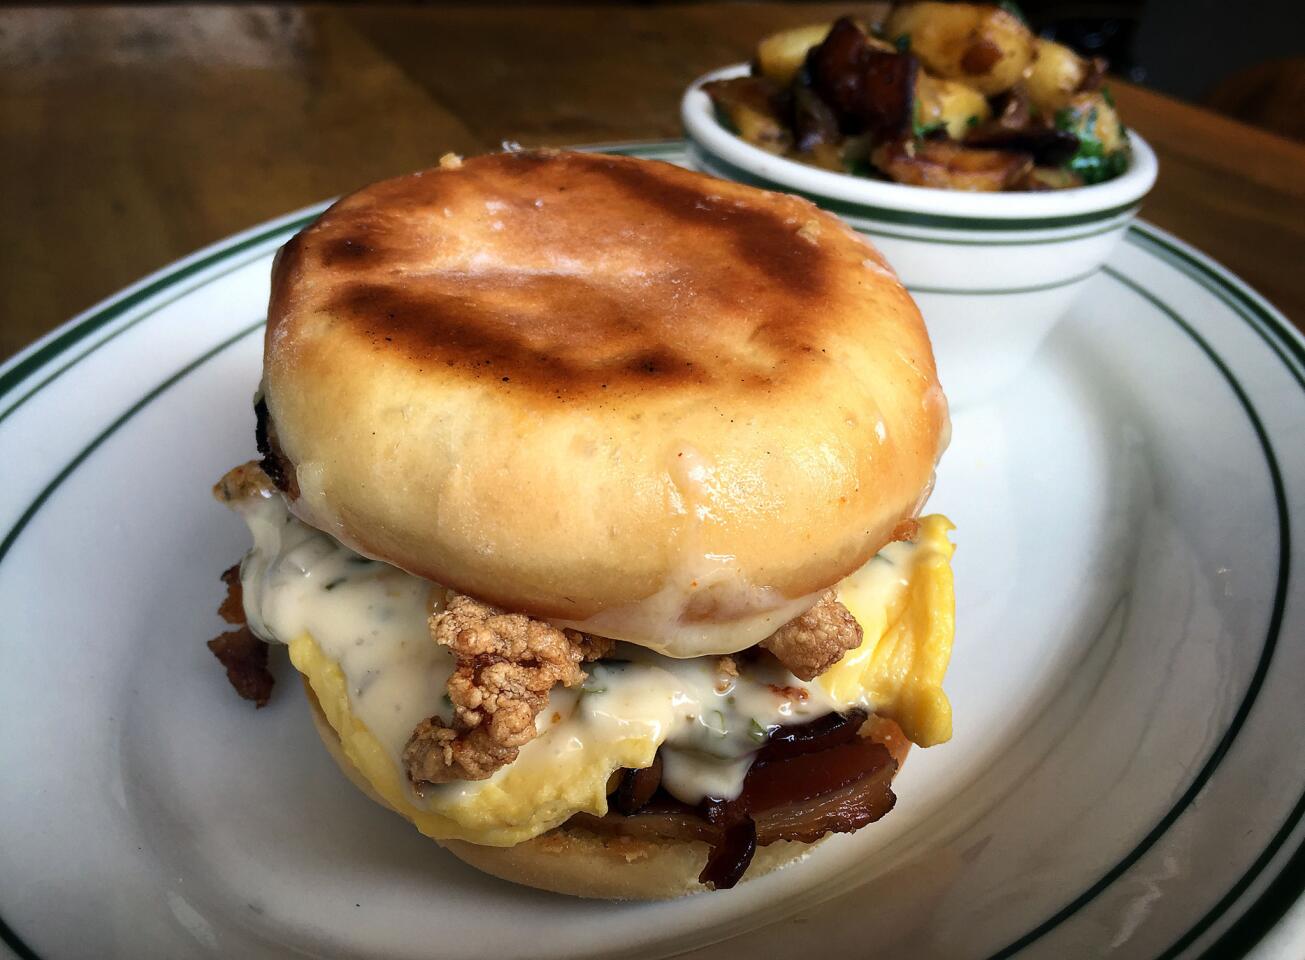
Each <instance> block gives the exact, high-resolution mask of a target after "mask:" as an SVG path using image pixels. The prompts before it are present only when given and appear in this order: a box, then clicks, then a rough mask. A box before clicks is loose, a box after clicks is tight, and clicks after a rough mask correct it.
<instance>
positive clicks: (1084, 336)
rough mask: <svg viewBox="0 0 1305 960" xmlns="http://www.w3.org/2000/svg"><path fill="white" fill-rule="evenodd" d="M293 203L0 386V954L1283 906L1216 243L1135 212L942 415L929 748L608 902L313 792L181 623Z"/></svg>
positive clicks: (279, 706) (1304, 625)
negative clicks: (480, 859) (691, 878)
mask: <svg viewBox="0 0 1305 960" xmlns="http://www.w3.org/2000/svg"><path fill="white" fill-rule="evenodd" d="M634 152H640V153H644V154H646V155H653V156H662V157H665V158H668V159H672V160H677V159H682V152H681V148H680V146H679V145H678V144H663V145H660V146H648V147H640V148H637V149H636V150H635V151H634ZM315 212H316V209H314V210H308V211H304V212H302V213H301V214H296V215H293V216H291V217H288V218H285V219H283V220H280V221H277V222H275V223H272V224H269V225H267V226H265V227H261V228H258V229H257V230H254V231H251V232H249V233H246V234H242V235H241V236H238V237H235V238H232V239H231V240H229V241H226V242H224V243H221V244H218V245H217V246H215V247H212V248H209V249H208V250H205V251H203V252H202V253H199V254H196V255H195V256H193V257H191V258H189V259H187V260H184V261H182V262H180V263H178V264H177V265H175V266H173V267H170V268H168V269H167V270H164V271H162V272H161V273H159V274H156V275H155V276H153V277H151V278H149V279H148V280H146V281H144V282H142V283H141V284H138V285H137V286H135V287H133V288H131V289H129V290H127V291H124V292H123V293H122V294H120V295H119V296H118V297H115V298H114V299H112V300H110V301H108V302H107V303H106V304H104V305H102V306H100V307H98V308H96V309H94V310H92V311H90V312H89V313H87V314H85V315H83V316H82V317H80V318H78V319H77V320H75V321H73V323H71V324H70V325H68V326H66V327H64V328H63V329H61V330H59V331H57V332H56V333H55V334H52V335H51V336H50V337H47V338H46V339H45V340H43V341H41V342H40V343H38V344H36V345H34V346H33V347H32V348H30V349H29V350H28V351H26V352H25V353H23V354H21V355H19V356H18V357H16V358H14V359H13V360H12V361H11V362H10V363H9V364H7V365H6V366H5V367H4V368H3V369H2V370H0V474H2V476H3V483H2V484H0V536H2V537H3V539H0V609H3V610H4V612H5V615H4V624H5V626H4V636H3V648H2V649H3V661H2V662H3V669H2V670H0V703H3V723H2V724H0V771H3V773H2V774H0V851H2V852H0V917H2V918H3V924H0V937H2V938H3V940H4V942H5V943H6V944H8V946H9V948H10V949H11V950H13V951H14V952H15V953H16V954H17V955H18V956H21V957H25V958H26V957H43V958H74V957H88V958H91V957H93V958H103V957H124V958H137V957H164V956H166V957H208V956H213V955H223V956H231V957H253V958H258V957H272V956H284V955H287V954H293V955H298V956H347V957H358V958H364V957H388V958H406V957H429V956H441V957H474V958H478V960H479V958H481V957H483V956H485V955H486V954H488V955H492V956H493V957H495V958H509V957H535V958H544V957H596V956H610V955H620V956H621V957H623V958H631V960H633V958H639V957H663V956H669V955H690V956H708V955H710V956H713V957H749V958H750V957H756V956H808V955H821V956H830V957H861V956H864V955H866V954H867V953H870V952H873V953H874V955H875V956H878V957H885V958H898V957H900V958H919V957H945V958H970V957H973V958H984V957H988V958H993V957H997V958H1002V957H1010V956H1014V955H1016V954H1018V955H1019V956H1021V957H1056V958H1060V957H1077V956H1099V955H1102V954H1103V953H1106V952H1108V951H1113V952H1114V955H1116V956H1119V957H1126V958H1131V957H1137V958H1166V960H1168V958H1177V957H1189V956H1200V955H1211V956H1219V957H1223V956H1232V955H1236V954H1239V953H1242V952H1245V951H1246V950H1248V949H1250V948H1251V946H1252V945H1253V944H1255V943H1256V942H1257V941H1258V940H1259V939H1260V938H1261V936H1262V935H1263V934H1264V933H1265V931H1267V930H1268V929H1269V928H1270V927H1271V926H1273V925H1274V924H1275V922H1276V921H1277V920H1278V919H1279V918H1280V917H1281V916H1282V915H1283V913H1284V911H1286V910H1287V909H1288V908H1289V907H1290V906H1291V904H1292V903H1293V902H1294V901H1295V900H1296V898H1297V897H1298V894H1299V892H1300V890H1301V887H1302V883H1303V882H1305V847H1303V844H1302V838H1303V836H1305V823H1302V815H1303V814H1305V745H1303V744H1302V731H1303V730H1305V696H1302V678H1305V580H1302V571H1303V570H1305V552H1303V551H1302V548H1301V546H1300V544H1301V543H1302V542H1305V533H1303V532H1302V528H1303V527H1305V343H1303V342H1302V340H1301V338H1300V337H1299V336H1297V335H1296V334H1295V333H1294V332H1293V331H1292V330H1291V329H1290V327H1289V326H1288V324H1287V323H1286V321H1285V320H1284V319H1283V318H1282V317H1281V316H1280V315H1279V314H1277V313H1276V312H1275V311H1274V310H1273V309H1272V308H1271V307H1269V306H1268V305H1267V304H1266V303H1265V302H1264V301H1263V300H1262V299H1261V298H1259V297H1258V296H1257V295H1256V294H1254V293H1253V292H1251V291H1250V290H1248V289H1247V288H1246V287H1245V286H1243V285H1242V284H1241V283H1239V282H1238V281H1237V280H1235V279H1234V278H1232V277H1230V276H1229V275H1228V274H1227V273H1225V272H1224V271H1223V270H1221V269H1220V268H1219V267H1217V266H1215V265H1214V264H1212V263H1210V262H1209V261H1208V260H1206V259H1204V258H1203V257H1201V256H1200V255H1199V254H1196V253H1194V252H1192V251H1191V250H1190V249H1188V248H1186V247H1184V246H1182V245H1181V244H1179V243H1177V242H1175V241H1174V240H1172V239H1170V238H1168V237H1166V236H1165V235H1163V234H1162V233H1160V232H1159V231H1156V230H1154V229H1152V228H1149V227H1146V226H1138V227H1135V228H1134V229H1133V230H1132V232H1131V233H1130V235H1129V237H1128V242H1127V243H1126V244H1124V245H1123V246H1122V247H1121V248H1120V249H1119V250H1118V252H1117V253H1116V254H1115V255H1114V256H1113V257H1112V259H1111V261H1110V264H1109V266H1108V267H1107V268H1106V269H1105V271H1104V272H1103V273H1102V274H1101V275H1100V276H1098V277H1097V278H1096V279H1094V280H1093V281H1092V285H1091V287H1090V288H1089V290H1088V291H1087V294H1086V295H1085V296H1084V297H1083V298H1082V299H1081V300H1080V302H1079V304H1078V306H1077V307H1075V308H1074V310H1073V311H1072V312H1071V314H1070V316H1069V318H1068V319H1067V320H1066V322H1065V323H1063V324H1062V325H1061V326H1060V327H1059V328H1058V329H1057V331H1056V332H1055V334H1053V335H1052V337H1051V338H1050V340H1048V342H1047V343H1046V344H1045V345H1044V347H1043V348H1042V350H1041V351H1040V352H1039V353H1038V355H1037V357H1036V360H1035V362H1034V364H1033V366H1032V368H1031V371H1030V372H1029V373H1028V374H1027V375H1026V376H1025V377H1023V378H1022V379H1021V381H1020V382H1019V383H1017V384H1016V385H1015V386H1014V387H1013V388H1011V389H1009V390H1007V391H1006V392H1005V393H1003V394H1002V395H1000V396H999V397H998V398H997V399H995V400H994V401H992V402H990V403H988V404H985V405H982V406H978V407H974V408H971V409H967V410H965V411H963V412H962V413H960V414H958V416H957V417H956V421H955V439H954V442H953V444H952V448H951V450H950V451H949V452H948V454H947V455H946V457H945V458H944V460H943V465H942V470H941V475H940V478H939V482H938V487H937V492H936V493H935V495H934V499H933V507H935V508H936V509H939V510H942V511H944V512H946V513H948V514H949V515H951V517H952V518H953V519H954V520H955V521H956V523H957V526H958V529H957V532H956V535H955V536H956V540H957V542H958V543H959V545H960V547H959V551H958V553H957V558H956V580H957V593H958V596H957V600H958V613H957V623H958V638H957V643H956V653H955V657H954V660H953V663H952V668H951V672H950V674H949V677H948V682H947V687H948V690H949V692H950V694H951V697H952V701H953V704H954V706H955V713H956V736H955V739H954V740H953V741H952V742H951V743H949V744H947V745H945V746H941V747H938V748H935V749H931V750H928V751H923V750H921V751H916V752H915V753H913V754H912V757H911V760H910V762H909V763H908V764H907V765H906V767H905V769H904V771H903V774H902V776H901V777H900V778H899V780H898V782H897V784H896V788H897V790H898V793H899V796H900V800H899V803H898V806H897V809H896V810H895V811H894V812H893V813H892V815H891V816H889V817H888V818H886V819H885V820H884V821H882V822H881V823H879V824H876V825H875V826H873V827H871V828H869V829H866V830H863V831H861V832H860V833H858V834H855V835H853V836H851V837H838V838H834V839H833V840H831V841H830V842H828V843H827V844H826V845H824V846H823V847H822V848H820V849H819V850H818V851H816V852H815V853H814V854H813V855H812V856H810V857H809V858H808V859H807V860H805V861H804V862H802V863H799V864H797V865H795V866H793V867H790V868H788V869H786V870H783V871H781V872H779V873H778V874H774V875H771V876H769V877H765V878H763V879H761V880H759V881H756V882H752V883H748V884H744V885H743V886H741V887H740V888H738V889H737V890H734V891H730V892H726V893H720V894H714V895H703V896H698V897H694V898H690V899H687V900H684V901H680V902H673V903H666V904H635V905H619V904H608V903H587V902H583V901H578V900H570V899H565V898H560V897H556V896H552V895H548V894H544V893H538V892H535V891H529V890H523V889H520V888H516V887H513V886H510V885H508V884H503V883H500V882H498V881H495V880H492V879H490V878H488V877H486V876H483V875H481V874H479V873H476V872H474V871H472V870H471V869H469V868H467V867H464V866H462V865H461V864H460V863H458V862H457V861H455V860H454V859H453V858H452V857H450V856H446V855H445V854H443V853H442V852H441V851H440V850H439V849H438V848H437V847H435V846H434V845H433V844H431V843H429V842H427V841H425V840H423V839H422V838H420V837H419V836H418V835H417V834H416V833H415V832H414V831H412V829H411V828H410V827H408V826H407V825H406V824H405V823H403V822H402V821H400V820H399V819H398V818H396V817H394V816H392V815H390V814H388V813H386V812H384V811H382V810H381V809H380V808H378V807H375V806H374V805H372V804H371V803H370V802H369V801H368V800H366V799H365V798H364V797H363V796H362V795H361V794H359V793H358V792H357V791H355V790H354V789H352V788H351V787H350V786H348V785H347V784H346V782H345V781H344V779H343V778H342V777H341V776H340V774H339V773H338V772H337V770H336V769H335V767H334V765H333V763H332V762H331V760H330V759H329V758H328V757H327V756H326V754H325V752H324V751H323V750H322V748H321V746H320V744H319V743H318V741H317V738H316V736H315V734H314V733H313V731H312V727H311V723H310V720H309V717H308V713H307V711H306V710H305V707H304V704H303V702H302V699H303V696H302V693H301V691H300V688H299V686H298V684H296V683H294V682H291V680H292V678H291V677H290V676H289V675H288V674H289V671H288V669H287V668H286V666H285V665H284V664H282V665H281V668H280V674H279V676H280V682H279V685H278V688H277V691H276V695H275V696H274V698H273V702H272V704H271V706H269V707H268V708H267V709H266V710H262V711H258V712H255V711H254V710H253V709H251V708H250V706H249V704H247V703H245V702H242V701H240V700H238V699H237V698H236V697H235V696H234V695H233V693H232V692H231V690H230V689H229V688H228V687H227V684H226V681H225V680H224V679H223V677H222V672H221V670H220V669H219V667H218V664H217V663H216V662H215V661H214V660H213V658H212V656H211V655H210V654H209V652H208V651H207V650H206V649H205V647H204V641H205V640H207V639H208V638H209V637H211V636H213V635H215V634H216V633H217V632H219V630H220V629H221V624H220V622H219V621H218V619H217V617H216V615H215V614H214V613H213V610H214V607H215V605H216V603H217V601H218V600H219V598H220V595H221V593H222V590H221V585H220V583H219V582H218V579H217V576H218V573H219V572H220V571H221V570H222V569H223V568H224V567H226V566H227V565H229V564H230V563H232V562H233V561H234V560H235V559H236V558H237V557H239V556H240V554H241V553H242V551H243V550H244V549H245V545H246V533H245V531H244V529H243V526H242V525H241V524H240V523H239V522H238V521H237V520H236V519H234V518H233V517H231V516H230V515H229V514H228V513H227V511H225V510H223V509H221V508H220V507H219V506H218V505H217V504H215V503H214V502H213V501H212V500H211V499H210V497H209V493H208V489H209V485H210V484H211V483H212V482H213V480H214V479H216V478H217V477H218V476H219V475H220V474H221V473H222V472H223V471H224V470H225V469H226V468H227V467H229V466H231V465H232V464H234V463H236V462H238V461H241V460H243V459H245V458H247V457H249V456H250V455H251V453H252V448H253V420H252V413H251V410H250V397H251V394H252V392H253V390H254V387H255V385H256V383H257V380H258V373H259V362H260V347H261V342H260V336H259V331H260V328H261V326H262V323H263V318H264V309H265V302H266V296H267V276H268V267H269V263H270V260H271V256H272V252H273V251H274V250H275V248H276V247H277V246H278V245H279V244H281V243H282V242H284V240H285V239H286V238H287V237H289V236H290V234H291V233H292V232H293V231H294V230H296V229H297V228H299V227H300V226H302V225H303V224H304V223H306V222H308V220H309V219H311V217H312V216H313V215H314V213H315ZM946 374H947V371H946V370H944V371H943V377H944V380H945V378H946ZM1281 942H1283V941H1282V937H1281V936H1280V935H1279V943H1281ZM1283 949H1286V950H1288V951H1293V952H1291V954H1290V955H1292V956H1300V955H1302V951H1301V944H1300V942H1299V941H1295V942H1294V948H1293V946H1292V945H1291V944H1290V943H1289V944H1288V946H1286V947H1284V948H1283Z"/></svg>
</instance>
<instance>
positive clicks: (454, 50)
mask: <svg viewBox="0 0 1305 960" xmlns="http://www.w3.org/2000/svg"><path fill="white" fill-rule="evenodd" d="M886 6H887V5H886V4H882V3H878V4H876V3H870V4H867V3H828V2H821V3H810V2H788V3H784V2H767V3H750V2H692V3H690V2H675V3H671V2H654V0H643V2H627V3H591V4H572V5H550V4H544V3H539V2H532V0H516V2H512V0H507V2H502V0H501V2H497V3H492V4H484V3H393V2H387V3H382V2H352V3H314V4H246V3H226V4H223V3H208V4H203V5H188V4H176V3H157V2H156V3H144V4H135V5H131V6H127V5H115V4H104V3H97V4H79V3H72V4H43V5H27V6H11V5H5V4H0V251H3V252H2V253H0V358H3V357H5V356H8V355H9V354H11V353H13V352H14V351H15V350H17V349H18V348H20V347H21V346H23V345H24V344H25V343H27V342H28V341H30V340H32V339H34V338H35V337H36V336H38V335H39V334H41V333H43V332H45V331H47V330H49V329H51V328H53V327H54V326H56V325H57V324H58V323H61V322H63V321H64V320H66V319H68V318H69V317H70V316H71V315H73V314H74V313H75V312H77V311H79V310H82V309H84V308H86V307H87V306H89V305H90V304H92V303H93V302H95V301H96V300H98V299H100V298H101V297H104V296H107V295H109V294H111V293H112V292H114V291H115V290H117V289H119V288H121V287H123V286H124V285H126V284H128V283H130V282H132V281H133V280H135V279H137V278H139V277H140V276H142V275H144V274H145V273H147V272H149V271H151V270H154V269H157V268H158V267H161V266H163V265H164V264H166V263H168V262H169V261H171V260H174V259H176V258H177V257H179V256H181V255H183V254H185V253H187V252H189V251H191V250H194V249H196V248H198V247H200V246H203V245H204V244H207V243H211V242H213V241H215V240H218V239H220V238H221V237H223V236H226V235H228V234H230V233H232V232H235V231H237V230H240V229H243V228H246V227H248V226H251V225H253V224H256V223H258V222H260V221H262V220H265V219H268V218H270V217H273V216H276V215H278V214H281V213H284V212H286V211H289V210H293V209H296V208H298V207H301V206H304V205H306V204H309V203H312V202H315V201H318V200H321V199H324V198H327V197H330V196H333V195H336V194H339V193H341V192H344V191H347V190H349V189H352V188H354V187H356V186H359V185H361V184H363V183H366V182H368V181H371V180H374V179H379V178H381V177H384V176H387V175H391V174H394V173H398V172H402V171H407V170H411V169H416V168H419V167H422V166H427V165H430V164H431V163H433V162H434V161H435V159H436V158H438V156H439V155H440V154H442V153H444V152H446V151H449V150H454V151H460V152H466V153H474V152H480V151H484V150H487V149H492V148H494V147H496V146H497V145H499V144H500V143H502V142H503V141H505V140H508V141H517V142H520V143H522V144H525V145H540V144H548V145H565V144H576V143H595V142H604V141H618V140H630V139H644V138H659V137H675V136H678V135H679V133H680V128H679V118H678V102H679V97H680V94H681V92H682V91H683V89H684V87H685V85H686V84H688V83H689V81H691V80H692V79H693V78H694V77H696V76H698V75H699V74H701V73H703V72H705V71H707V70H709V69H712V68H715V67H718V66H721V65H724V64H728V63H732V62H737V61H739V60H743V59H746V58H747V57H748V56H749V55H750V53H751V50H752V48H753V45H754V44H755V43H756V41H757V40H758V39H760V38H761V37H762V36H765V35H766V34H767V33H769V32H773V31H775V30H778V29H783V28H785V27H790V26H797V25H801V24H805V23H812V22H819V21H822V20H830V19H833V18H834V17H836V16H838V15H840V14H843V13H852V14H855V15H859V16H861V17H862V18H863V19H866V20H870V21H874V20H877V19H879V16H880V15H882V11H883V10H884V9H885V8H886ZM1019 6H1020V8H1022V10H1023V13H1024V15H1025V17H1026V18H1027V19H1028V21H1029V22H1030V24H1031V25H1032V26H1033V28H1034V29H1035V30H1036V31H1037V32H1040V33H1042V34H1044V35H1046V36H1049V37H1053V38H1055V39H1058V40H1060V41H1062V42H1065V43H1067V44H1069V45H1070V46H1073V47H1075V48H1077V49H1078V50H1079V51H1080V52H1083V53H1087V54H1092V55H1101V56H1105V57H1107V58H1108V59H1109V60H1110V63H1111V73H1112V77H1113V79H1112V81H1111V82H1112V89H1115V90H1116V91H1117V95H1118V96H1120V99H1121V106H1122V114H1123V119H1124V121H1125V122H1126V123H1128V124H1130V125H1133V126H1136V127H1137V129H1138V130H1139V131H1140V132H1141V133H1142V134H1143V135H1144V136H1145V137H1147V139H1148V140H1150V141H1151V142H1152V144H1153V145H1154V146H1155V147H1156V149H1157V152H1158V153H1159V155H1160V158H1161V161H1162V167H1161V170H1162V172H1161V179H1160V183H1159V184H1158V186H1157V188H1156V190H1155V192H1154V193H1153V194H1152V196H1151V198H1150V199H1149V200H1148V201H1147V205H1146V207H1145V209H1144V211H1143V215H1144V216H1146V217H1148V218H1150V219H1152V220H1153V221H1155V222H1157V223H1159V224H1160V225H1162V226H1165V227H1166V228H1168V229H1171V230H1174V231H1175V232H1177V233H1178V234H1179V235H1180V236H1182V237H1184V238H1185V239H1188V240H1190V241H1192V242H1194V243H1196V244H1197V245H1198V246H1201V247H1202V248H1203V249H1205V250H1207V252H1209V253H1211V254H1212V255H1214V256H1216V257H1217V258H1219V259H1221V260H1223V261H1225V262H1226V263H1227V264H1228V266H1230V267H1231V268H1232V269H1233V270H1235V271H1237V272H1240V273H1242V274H1243V275H1244V276H1245V277H1246V278H1247V279H1248V280H1249V281H1250V282H1251V283H1252V284H1254V285H1255V286H1257V287H1258V288H1260V289H1261V290H1262V291H1263V292H1264V293H1265V294H1266V295H1268V296H1269V297H1270V298H1271V299H1273V300H1274V301H1275V302H1276V303H1277V304H1278V305H1279V306H1280V307H1282V308H1283V309H1284V310H1286V311H1287V313H1288V314H1289V315H1290V316H1293V318H1294V319H1296V320H1297V322H1300V319H1301V317H1303V316H1305V292H1302V290H1301V285H1300V284H1298V283H1296V282H1295V276H1296V275H1297V274H1298V273H1299V272H1300V271H1299V266H1300V264H1301V263H1302V262H1305V249H1302V242H1301V235H1302V234H1301V223H1302V222H1303V221H1305V152H1302V150H1305V147H1302V144H1303V143H1305V8H1303V7H1302V5H1301V4H1300V3H1299V0H1244V2H1231V0H1117V2H1096V3H1094V2H1079V3H1074V2H1066V0H1020V3H1019ZM1170 98H1172V99H1170ZM1242 124H1244V125H1245V126H1242ZM1230 177H1231V178H1233V179H1235V181H1236V189H1235V190H1230V189H1229V184H1230ZM1211 224H1217V229H1214V228H1212V227H1211V226H1210V225H1211Z"/></svg>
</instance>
